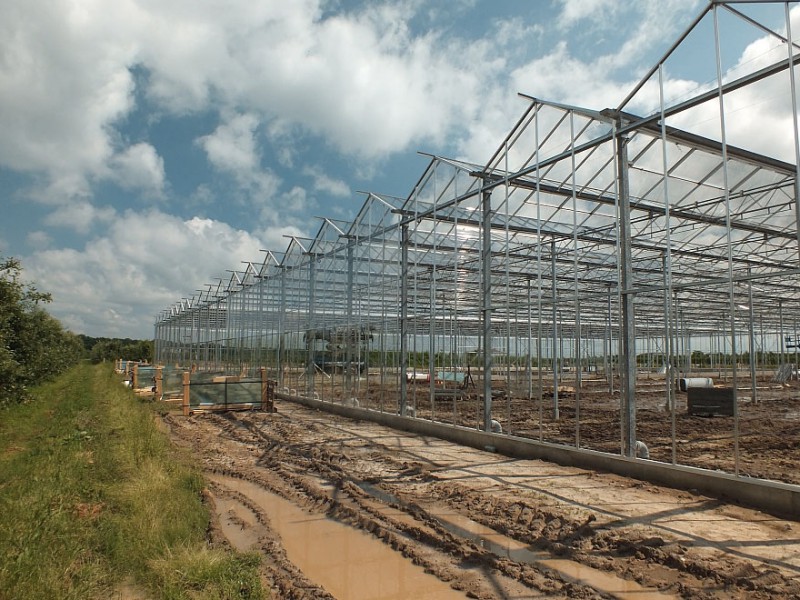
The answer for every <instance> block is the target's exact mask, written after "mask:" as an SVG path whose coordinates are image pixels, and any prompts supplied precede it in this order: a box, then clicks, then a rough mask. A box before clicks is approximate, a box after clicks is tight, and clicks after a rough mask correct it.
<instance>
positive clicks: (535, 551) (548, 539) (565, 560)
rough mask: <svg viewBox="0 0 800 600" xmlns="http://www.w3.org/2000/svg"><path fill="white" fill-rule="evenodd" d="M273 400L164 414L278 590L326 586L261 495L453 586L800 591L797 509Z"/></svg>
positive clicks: (553, 593)
mask: <svg viewBox="0 0 800 600" xmlns="http://www.w3.org/2000/svg"><path fill="white" fill-rule="evenodd" d="M277 408H278V412H277V413H274V414H266V413H259V412H251V413H228V414H225V415H210V414H209V415H198V416H193V417H188V418H185V417H181V416H175V415H169V416H167V417H165V420H166V423H167V425H168V426H169V429H170V432H171V435H172V437H173V439H174V440H175V442H176V443H178V444H180V445H181V446H184V447H186V448H187V449H189V450H190V451H191V452H192V453H194V454H195V455H196V456H198V457H199V459H200V460H201V462H202V465H203V468H204V470H205V471H206V474H207V476H208V479H209V482H210V483H209V488H208V490H207V499H208V501H209V503H210V504H211V505H212V506H213V507H214V508H215V514H216V516H217V519H216V520H215V523H214V526H213V530H212V532H211V535H212V539H213V540H214V541H215V542H216V543H220V544H231V545H233V546H235V547H237V548H240V549H248V548H252V549H257V550H258V551H260V552H262V553H263V554H264V555H265V560H264V561H263V571H264V572H263V575H264V580H265V582H266V584H267V586H268V587H270V588H271V589H272V592H273V597H275V598H326V597H332V595H331V594H330V593H329V592H330V590H325V589H323V588H322V587H321V586H320V585H319V583H318V582H317V581H315V580H314V579H312V577H310V576H309V575H308V574H307V573H304V572H303V571H301V570H300V569H299V568H298V567H297V566H295V564H293V563H292V562H291V561H290V560H289V559H288V558H287V555H286V548H285V546H286V544H285V543H284V542H283V541H282V540H281V537H280V535H278V533H277V529H278V527H277V526H278V525H280V524H281V523H277V522H275V521H274V520H273V519H275V518H276V517H275V514H274V510H275V509H274V506H273V505H272V504H271V503H270V502H269V501H268V498H267V495H266V494H262V493H260V491H267V492H271V493H272V494H275V495H277V496H279V497H281V498H284V499H286V500H289V501H291V503H292V504H294V505H295V506H297V507H301V508H302V509H303V510H304V511H306V512H307V514H308V516H309V519H310V520H311V519H312V518H314V517H322V516H325V517H327V518H328V519H334V520H336V521H339V522H342V523H346V524H348V525H350V526H352V527H354V528H356V529H359V530H362V531H364V532H367V533H369V534H370V535H371V536H372V537H373V538H374V539H376V540H379V541H380V542H382V543H383V544H384V545H386V546H387V547H390V548H392V549H394V550H395V551H397V552H398V553H401V554H402V555H403V556H405V557H407V558H408V559H410V561H411V562H413V563H414V564H416V565H420V566H421V567H423V568H424V570H425V571H426V572H427V573H428V574H430V575H433V576H435V578H437V579H438V580H440V581H441V582H445V583H446V584H447V585H448V586H449V588H450V590H452V591H453V592H454V595H453V596H452V597H459V596H460V597H471V598H609V597H618V598H630V599H644V598H653V599H655V598H720V599H722V598H726V599H727V598H798V597H800V522H798V521H789V520H781V519H778V518H775V517H773V516H770V515H766V514H764V513H760V512H758V511H755V510H751V509H747V508H742V507H739V506H735V505H731V504H725V503H722V502H720V501H717V500H715V499H710V498H707V497H703V496H700V495H697V494H693V493H691V492H687V491H678V490H672V489H669V488H663V487H659V486H655V485H652V484H649V483H644V482H641V481H637V480H632V479H626V478H623V477H619V476H616V475H609V474H603V473H596V472H591V471H586V470H580V469H575V468H567V467H560V466H558V465H553V464H550V463H545V462H541V461H535V460H516V459H510V458H508V457H504V456H500V455H497V454H492V453H488V452H481V451H478V450H473V449H471V448H464V447H461V446H458V445H455V444H452V443H449V442H445V441H441V440H438V439H435V438H427V437H420V436H415V435H411V434H407V433H403V432H398V431H394V430H391V429H388V428H385V427H381V426H378V425H375V424H372V423H369V422H366V421H349V420H347V419H343V418H340V417H336V416H334V415H330V414H327V413H321V412H317V411H313V410H310V409H307V408H304V407H301V406H298V405H295V404H292V403H287V402H280V401H279V402H278V403H277ZM643 416H644V415H643ZM598 426H599V425H598ZM591 427H592V426H591V425H590V424H588V423H587V431H586V432H587V433H589V430H590V429H591ZM795 431H796V430H795ZM613 439H614V438H613V437H611V440H613ZM656 451H657V452H658V449H657V450H656ZM773 466H774V465H773ZM792 471H794V469H792ZM791 478H792V477H789V479H791ZM318 543H319V544H324V543H325V541H324V540H323V539H320V540H318ZM333 551H334V552H335V550H333ZM357 567H358V565H355V568H357ZM368 570H369V569H367V568H364V569H363V573H362V574H361V575H360V576H362V577H363V578H364V581H367V580H368V578H369V573H368ZM437 583H438V582H437ZM339 597H342V596H339ZM352 597H357V595H355V594H354V595H353V596H352ZM383 597H398V598H400V597H404V596H403V595H397V596H388V595H387V596H383ZM409 597H410V596H409ZM415 597H418V596H415ZM431 597H445V596H431ZM448 597H449V596H448Z"/></svg>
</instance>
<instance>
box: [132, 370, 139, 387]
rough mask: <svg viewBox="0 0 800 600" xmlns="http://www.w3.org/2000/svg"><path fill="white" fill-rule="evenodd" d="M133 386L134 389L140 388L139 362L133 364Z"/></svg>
mask: <svg viewBox="0 0 800 600" xmlns="http://www.w3.org/2000/svg"><path fill="white" fill-rule="evenodd" d="M131 388H133V389H134V390H135V389H138V388H139V365H138V364H134V365H133V385H131Z"/></svg>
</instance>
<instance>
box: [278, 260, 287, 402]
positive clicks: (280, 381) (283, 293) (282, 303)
mask: <svg viewBox="0 0 800 600" xmlns="http://www.w3.org/2000/svg"><path fill="white" fill-rule="evenodd" d="M279 277H280V310H279V311H278V350H277V352H278V357H277V359H278V386H279V387H280V388H281V389H283V359H284V356H283V354H284V341H283V336H284V332H283V329H284V319H285V318H286V270H285V269H284V268H283V265H281V267H280V273H279Z"/></svg>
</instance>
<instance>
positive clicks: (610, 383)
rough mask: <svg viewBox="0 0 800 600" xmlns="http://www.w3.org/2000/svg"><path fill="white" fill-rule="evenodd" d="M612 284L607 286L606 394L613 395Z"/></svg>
mask: <svg viewBox="0 0 800 600" xmlns="http://www.w3.org/2000/svg"><path fill="white" fill-rule="evenodd" d="M613 287H614V284H613V283H609V284H608V367H607V371H606V377H607V378H608V393H609V394H613V393H614V329H613V328H612V327H611V289H612V288H613Z"/></svg>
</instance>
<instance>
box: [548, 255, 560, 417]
mask: <svg viewBox="0 0 800 600" xmlns="http://www.w3.org/2000/svg"><path fill="white" fill-rule="evenodd" d="M550 276H551V278H552V283H553V291H552V293H553V298H552V300H553V419H555V420H556V421H558V419H559V418H560V414H559V410H558V375H559V373H558V359H559V354H558V289H557V287H556V243H555V242H550Z"/></svg>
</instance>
